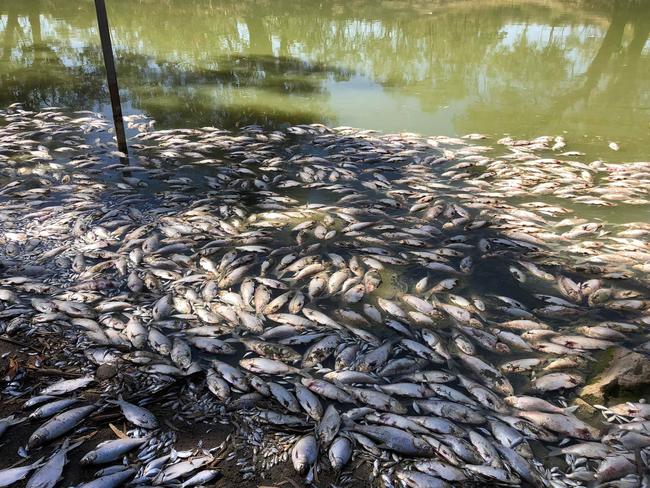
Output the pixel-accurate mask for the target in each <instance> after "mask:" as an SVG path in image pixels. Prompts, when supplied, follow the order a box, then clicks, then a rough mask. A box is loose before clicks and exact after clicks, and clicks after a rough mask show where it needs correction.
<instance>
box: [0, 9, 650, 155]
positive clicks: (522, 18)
mask: <svg viewBox="0 0 650 488" xmlns="http://www.w3.org/2000/svg"><path fill="white" fill-rule="evenodd" d="M107 4H108V10H109V12H108V13H109V19H110V22H111V28H112V36H113V41H114V44H115V51H116V56H117V69H118V75H119V80H120V84H121V89H122V95H123V102H124V105H125V107H126V112H127V113H131V112H145V113H147V114H148V115H150V116H151V117H153V118H154V119H156V120H157V121H158V127H181V126H204V125H216V126H225V127H233V126H237V125H239V126H241V125H246V124H250V123H260V124H264V125H280V124H284V123H287V122H293V123H296V122H322V123H326V124H330V125H350V126H356V127H364V128H372V129H379V130H382V131H412V132H418V133H424V134H446V135H463V134H466V133H469V132H480V133H486V134H488V135H491V136H495V137H498V136H501V135H502V134H504V133H508V134H512V135H513V136H514V137H532V136H537V135H541V134H553V135H555V134H565V135H566V137H567V139H568V140H569V141H570V142H571V149H577V150H582V151H585V152H587V156H588V157H589V158H592V159H595V158H603V159H607V160H619V159H620V160H635V159H647V147H648V145H649V144H648V143H650V44H649V43H648V33H649V31H650V6H648V4H647V3H646V2H629V1H600V2H599V1H583V2H579V3H578V4H577V5H576V2H559V1H556V2H553V1H548V2H542V1H530V2H508V1H494V0H491V1H481V2H470V1H458V2H455V1H451V2H394V1H382V2H376V1H354V2H342V1H319V2H315V1H302V2H289V1H284V0H274V1H266V2H253V1H245V0H244V1H242V0H239V1H230V0H226V1H208V0H196V1H192V2H187V1H185V0H162V1H160V0H155V1H150V0H141V1H132V0H110V1H108V2H107ZM16 101H20V102H25V103H27V104H28V105H30V106H47V105H57V106H59V105H62V106H67V107H73V108H76V109H95V110H97V109H99V110H103V111H108V107H107V91H106V87H105V79H104V71H103V64H102V58H101V52H100V49H99V40H98V33H97V28H96V19H95V11H94V5H93V2H92V1H91V0H84V1H82V2H78V1H72V0H58V1H56V2H54V1H43V0H41V1H38V0H21V1H15V0H6V1H3V2H0V104H2V105H7V104H9V103H12V102H16ZM610 141H615V142H617V143H618V144H619V145H620V146H621V150H620V151H619V152H618V153H615V152H614V151H612V150H611V149H609V148H608V143H609V142H610Z"/></svg>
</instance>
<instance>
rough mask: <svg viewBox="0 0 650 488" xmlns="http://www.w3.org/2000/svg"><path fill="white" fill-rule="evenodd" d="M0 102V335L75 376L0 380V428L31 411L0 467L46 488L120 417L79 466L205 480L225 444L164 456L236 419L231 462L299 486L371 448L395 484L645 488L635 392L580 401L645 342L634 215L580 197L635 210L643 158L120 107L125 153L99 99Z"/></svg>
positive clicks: (176, 480)
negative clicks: (610, 158)
mask: <svg viewBox="0 0 650 488" xmlns="http://www.w3.org/2000/svg"><path fill="white" fill-rule="evenodd" d="M0 121H2V122H1V123H0V230H1V236H0V238H1V241H2V249H1V250H0V266H1V269H2V279H1V280H0V304H1V306H0V318H1V322H0V331H1V332H2V333H3V334H5V336H6V337H11V338H14V339H16V340H20V341H22V342H23V343H26V344H29V345H32V346H33V347H37V349H39V350H40V348H41V347H42V345H43V344H49V346H48V348H52V349H55V348H56V347H58V348H59V350H60V351H64V352H65V354H63V356H61V355H59V356H57V355H56V354H54V355H53V356H52V358H51V359H48V358H44V359H42V364H40V365H39V366H42V367H49V366H52V364H51V363H55V364H54V366H56V367H67V369H68V370H69V369H70V368H71V367H73V368H76V371H78V372H80V373H79V374H80V375H81V376H80V377H79V378H75V379H61V380H58V381H55V382H53V383H51V384H50V381H51V380H48V379H47V378H46V377H43V378H42V379H41V380H42V382H43V384H38V385H28V384H26V383H24V382H21V381H20V377H19V376H18V377H16V378H14V379H13V381H11V382H8V383H6V384H5V386H4V389H3V391H2V396H3V398H9V397H14V400H12V402H17V404H20V405H21V407H20V408H18V409H17V410H16V412H14V414H13V415H12V416H10V417H7V418H5V419H4V420H2V421H0V426H1V427H0V435H1V433H2V432H4V431H5V430H7V429H10V428H12V429H13V428H15V427H13V425H14V424H22V423H24V422H27V421H29V422H33V421H35V420H37V419H38V421H39V422H40V421H41V420H42V421H44V422H43V423H39V426H38V427H37V428H36V429H35V431H34V432H33V433H32V435H31V437H29V440H28V441H27V445H26V446H24V447H23V448H21V454H22V457H24V458H25V459H27V461H26V463H27V464H25V465H19V466H17V467H7V468H6V469H4V470H2V471H0V486H9V485H10V484H12V483H15V482H17V480H20V479H23V478H26V477H28V476H30V478H29V481H28V484H27V486H30V487H37V486H39V487H41V486H49V487H51V486H55V485H56V484H57V482H58V480H59V478H60V476H61V474H62V473H63V470H64V466H65V462H66V453H67V452H69V451H70V450H72V449H83V448H84V447H83V446H85V445H87V444H85V443H86V442H88V440H87V437H88V432H89V430H88V429H90V430H94V429H96V428H97V426H98V425H104V426H106V422H105V421H104V423H103V424H102V418H103V417H104V416H107V417H108V418H109V419H113V420H114V419H115V418H124V419H126V421H127V422H128V424H129V425H131V426H132V427H133V429H132V430H129V431H127V432H126V433H125V432H122V431H119V430H118V433H119V434H120V435H119V437H118V438H117V439H115V440H109V441H107V442H106V443H104V444H100V445H99V446H96V447H95V448H94V449H93V450H90V451H88V452H86V453H85V454H84V457H83V458H82V459H81V464H84V465H109V466H108V467H104V468H102V469H100V470H99V471H98V472H96V473H95V478H94V479H93V480H92V481H88V482H87V483H84V484H82V485H80V486H88V487H90V486H92V487H108V486H121V485H122V484H125V483H130V486H139V485H143V486H144V485H147V486H149V485H154V486H171V485H174V486H177V485H180V486H182V487H190V486H199V485H209V484H210V482H211V481H212V480H214V479H216V478H217V476H218V470H217V468H216V467H215V466H218V462H219V460H220V459H221V458H220V456H221V454H219V455H215V452H216V451H219V453H221V452H223V453H224V456H228V459H230V460H232V459H234V457H236V456H235V455H234V454H235V453H234V452H229V451H228V445H227V444H228V443H223V444H221V445H220V446H217V447H215V448H213V449H211V448H208V447H206V446H202V447H201V448H199V449H197V450H193V451H183V452H180V451H177V450H175V449H174V443H175V433H174V432H173V427H174V426H173V424H174V423H175V422H176V420H183V419H185V420H186V421H189V422H192V421H196V422H198V421H203V422H207V423H209V424H224V425H234V426H236V429H235V431H233V432H232V434H231V436H232V438H233V439H234V438H235V437H240V438H245V439H246V445H247V446H248V452H249V454H250V455H251V456H250V457H251V460H250V463H252V464H251V466H244V468H242V473H245V475H244V476H243V479H244V480H249V479H253V478H255V477H256V476H262V477H263V476H264V473H265V471H267V470H270V469H272V468H273V467H274V466H276V465H282V464H284V463H285V462H286V463H288V462H290V463H291V464H292V466H293V467H294V469H295V471H296V472H297V473H298V474H299V475H301V476H304V477H305V481H306V482H308V483H313V484H315V485H319V476H322V475H323V473H327V472H334V473H338V474H337V479H338V481H339V482H341V484H345V483H344V482H345V481H346V480H347V482H348V483H351V484H352V485H353V484H354V482H355V481H354V473H355V471H356V469H357V467H358V466H359V465H361V464H364V463H365V464H368V465H369V466H371V469H372V474H371V477H372V479H373V480H374V481H373V483H375V484H376V485H377V486H386V487H393V486H408V487H415V488H420V487H445V486H454V485H465V484H468V483H476V484H483V485H487V484H490V485H491V484H504V485H516V486H520V485H523V486H553V487H570V486H586V485H588V484H593V483H597V484H598V485H599V486H630V487H632V486H639V485H640V484H641V483H647V482H648V479H647V478H648V477H647V468H648V455H649V454H650V450H649V449H648V447H649V446H650V406H649V405H647V404H646V403H645V402H644V401H643V400H642V399H641V398H636V399H634V401H632V402H623V403H620V402H619V403H618V404H612V405H594V406H591V407H590V406H589V405H588V404H587V403H586V402H585V401H584V400H579V401H578V400H576V399H578V395H579V392H580V388H581V386H582V385H584V384H585V382H586V381H587V379H588V378H589V376H590V375H591V374H592V372H593V368H594V367H595V365H596V364H597V363H598V358H600V357H602V356H603V354H605V353H606V352H607V351H609V350H610V349H612V348H617V349H634V350H635V351H637V352H638V353H640V354H642V355H644V356H647V355H648V354H650V342H648V335H647V327H648V325H650V311H649V309H650V300H649V299H648V297H649V296H650V293H649V282H648V279H647V271H648V270H649V269H650V239H648V237H649V236H650V224H649V223H647V222H625V223H610V222H607V221H605V220H603V219H602V218H591V219H589V218H587V217H585V215H592V214H590V213H589V212H584V211H583V209H585V208H590V209H593V208H605V207H607V208H611V207H615V208H618V209H629V208H640V207H642V206H643V205H647V204H648V203H650V200H649V198H648V197H649V193H650V176H648V175H650V163H627V164H614V163H607V162H603V161H596V162H592V163H589V164H587V163H579V162H576V161H575V160H574V158H576V157H577V156H580V154H579V153H575V152H564V153H558V151H561V150H562V149H564V147H565V142H564V140H563V139H562V138H561V137H555V138H553V137H542V138H538V139H534V140H530V141H515V140H512V139H510V138H507V139H502V140H500V141H498V143H497V146H496V147H489V146H482V145H478V144H477V143H475V142H473V140H474V139H479V138H480V137H481V136H479V135H469V136H467V137H466V138H450V137H424V136H420V135H417V134H388V135H386V134H380V133H377V132H374V131H367V130H359V129H354V128H349V127H338V128H328V127H326V126H323V125H318V124H314V125H301V126H290V127H286V128H285V129H282V130H266V129H263V128H261V127H257V126H248V127H244V128H242V129H241V130H239V131H238V132H236V133H233V132H229V131H226V130H222V129H218V128H213V127H204V128H196V129H169V130H154V124H153V121H150V120H148V119H147V118H145V117H143V116H133V117H131V118H130V119H129V125H130V128H131V129H132V130H134V131H138V133H137V134H136V135H135V136H134V137H132V139H131V144H130V149H131V155H130V162H129V163H128V164H123V163H122V162H121V161H119V159H120V158H122V159H124V157H125V155H124V154H121V153H120V152H119V151H117V150H116V149H115V145H114V143H113V141H112V140H111V135H110V130H109V127H110V126H109V124H108V123H107V121H106V120H104V119H103V118H102V117H101V116H99V115H97V114H93V113H90V112H84V113H72V114H70V113H66V112H65V111H64V110H62V109H58V108H49V109H43V110H42V111H39V112H33V111H27V110H24V109H23V108H22V107H20V106H19V105H14V106H11V107H9V108H7V109H6V110H4V111H0ZM538 154H541V155H538ZM540 198H543V200H544V201H540V200H539V199H540ZM54 345H58V346H54ZM603 351H605V352H603ZM101 368H103V369H104V370H105V369H107V368H112V370H113V372H114V374H113V375H112V376H110V377H109V378H103V377H102V378H100V377H99V376H100V375H99V371H100V369H101ZM98 383H99V384H100V385H101V388H99V389H96V390H91V391H89V390H88V388H89V387H90V388H94V387H95V386H97V384H98ZM90 385H94V386H90ZM25 398H28V399H26V400H25ZM574 401H575V404H573V405H572V402H574ZM580 402H581V403H580ZM150 405H151V406H153V405H156V407H157V408H158V407H160V408H165V407H168V408H169V409H170V410H172V412H173V413H172V415H173V418H171V419H165V420H166V422H161V419H162V417H161V416H160V415H158V416H156V415H154V414H153V413H152V412H151V411H150V410H149V409H148V408H146V407H148V406H150ZM580 405H583V406H584V405H586V406H587V407H589V408H590V409H591V410H592V411H596V412H598V411H600V412H602V415H600V416H598V415H597V416H595V417H594V416H591V417H589V418H587V416H585V415H583V414H581V413H580V412H579V410H576V409H577V408H578V407H579V406H580ZM152 409H153V408H152ZM25 412H27V413H25ZM46 419H49V420H46ZM89 423H90V424H92V426H94V427H89V426H88V425H89ZM84 436H85V437H84ZM46 449H49V451H45V450H46ZM86 449H87V448H86ZM251 451H252V452H251ZM45 452H48V453H49V454H47V455H46V454H45ZM243 452H244V451H241V452H240V454H238V455H242V456H243V455H244V454H243ZM319 473H320V474H319Z"/></svg>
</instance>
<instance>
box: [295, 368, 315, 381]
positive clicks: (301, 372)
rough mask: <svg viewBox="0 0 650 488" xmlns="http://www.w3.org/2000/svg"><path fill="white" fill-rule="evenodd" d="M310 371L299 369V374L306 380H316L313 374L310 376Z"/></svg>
mask: <svg viewBox="0 0 650 488" xmlns="http://www.w3.org/2000/svg"><path fill="white" fill-rule="evenodd" d="M310 369H311V368H303V369H299V370H298V374H299V375H300V376H302V377H304V378H307V379H310V380H312V379H314V377H313V376H312V375H311V374H309V371H310Z"/></svg>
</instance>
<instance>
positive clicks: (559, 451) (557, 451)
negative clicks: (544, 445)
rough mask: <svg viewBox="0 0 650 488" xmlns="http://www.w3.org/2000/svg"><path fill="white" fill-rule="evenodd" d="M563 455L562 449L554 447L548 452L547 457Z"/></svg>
mask: <svg viewBox="0 0 650 488" xmlns="http://www.w3.org/2000/svg"><path fill="white" fill-rule="evenodd" d="M561 455H562V449H553V450H551V451H549V452H548V454H546V457H555V456H561Z"/></svg>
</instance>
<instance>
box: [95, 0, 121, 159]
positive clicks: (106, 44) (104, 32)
mask: <svg viewBox="0 0 650 488" xmlns="http://www.w3.org/2000/svg"><path fill="white" fill-rule="evenodd" d="M95 9H96V10H97V25H98V26H99V37H100V39H101V41H102V53H103V55H104V66H105V67H106V81H107V82H108V92H109V94H110V96H111V108H112V109H113V123H114V124H115V136H116V137H117V147H118V149H119V150H120V151H121V152H123V153H124V154H126V157H127V160H126V161H128V157H129V150H128V147H127V145H126V136H125V135H124V119H123V118H122V104H121V102H120V90H119V88H118V86H117V73H116V72H115V60H114V58H113V44H112V43H111V32H110V30H109V28H108V16H107V15H106V4H105V3H104V0H95Z"/></svg>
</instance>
